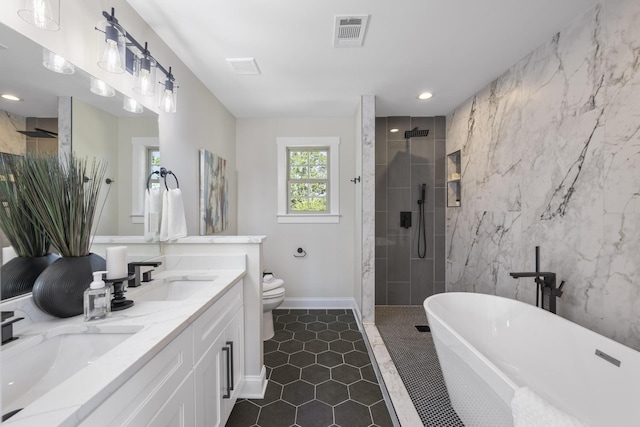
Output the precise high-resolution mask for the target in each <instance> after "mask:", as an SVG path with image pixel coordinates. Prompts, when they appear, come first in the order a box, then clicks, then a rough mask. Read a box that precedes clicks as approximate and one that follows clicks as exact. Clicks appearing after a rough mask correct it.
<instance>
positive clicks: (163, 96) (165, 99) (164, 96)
mask: <svg viewBox="0 0 640 427" xmlns="http://www.w3.org/2000/svg"><path fill="white" fill-rule="evenodd" d="M177 90H178V86H176V85H175V84H174V82H173V81H171V80H169V79H167V80H166V81H165V83H164V85H163V86H162V91H161V92H160V104H159V105H158V107H159V108H160V110H162V111H164V112H165V113H175V112H176V105H177V103H178V93H177Z"/></svg>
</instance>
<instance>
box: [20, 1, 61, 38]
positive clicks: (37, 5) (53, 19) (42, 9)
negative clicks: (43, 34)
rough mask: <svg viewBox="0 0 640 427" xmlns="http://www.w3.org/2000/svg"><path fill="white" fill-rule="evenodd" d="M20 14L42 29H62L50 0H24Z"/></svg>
mask: <svg viewBox="0 0 640 427" xmlns="http://www.w3.org/2000/svg"><path fill="white" fill-rule="evenodd" d="M58 8H59V6H58ZM18 15H19V16H20V17H21V18H22V19H24V20H25V21H27V22H28V23H30V24H31V25H33V26H35V27H37V28H40V29H41V30H51V31H57V30H58V29H60V26H59V24H58V20H57V18H58V17H57V16H54V13H53V8H52V7H51V3H50V1H49V0H23V1H22V4H21V6H20V8H19V10H18Z"/></svg>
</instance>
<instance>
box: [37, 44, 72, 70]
mask: <svg viewBox="0 0 640 427" xmlns="http://www.w3.org/2000/svg"><path fill="white" fill-rule="evenodd" d="M42 65H44V66H45V67H46V68H48V69H49V70H51V71H55V72H56V73H60V74H73V73H74V72H75V70H76V69H75V67H74V66H73V64H72V63H71V62H69V61H67V60H66V59H64V58H63V57H62V56H60V55H58V54H55V53H53V52H51V51H50V50H48V49H46V48H42Z"/></svg>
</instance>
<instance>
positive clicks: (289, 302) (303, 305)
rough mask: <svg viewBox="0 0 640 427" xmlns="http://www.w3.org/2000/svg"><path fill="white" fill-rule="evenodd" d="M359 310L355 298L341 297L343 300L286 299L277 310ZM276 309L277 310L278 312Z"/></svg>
mask: <svg viewBox="0 0 640 427" xmlns="http://www.w3.org/2000/svg"><path fill="white" fill-rule="evenodd" d="M354 307H356V308H357V306H356V302H355V301H354V299H353V298H349V297H341V298H321V297H317V298H296V297H291V298H285V299H284V302H283V303H282V305H281V306H280V307H278V308H277V309H285V310H291V309H323V308H328V309H337V308H348V309H354ZM277 309H276V310H277Z"/></svg>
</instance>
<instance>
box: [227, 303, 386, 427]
mask: <svg viewBox="0 0 640 427" xmlns="http://www.w3.org/2000/svg"><path fill="white" fill-rule="evenodd" d="M274 329H275V331H276V334H275V336H274V337H273V338H272V339H271V340H269V341H265V343H264V363H265V365H266V367H267V378H268V380H269V382H268V385H267V391H266V394H265V396H264V399H260V400H258V399H240V400H238V402H236V405H235V406H234V408H233V412H232V413H231V416H230V417H229V421H228V422H227V424H226V426H227V427H280V426H283V427H291V426H294V427H369V426H378V427H391V426H393V423H392V422H391V418H390V417H389V412H388V411H387V406H386V404H385V401H384V399H383V396H382V392H381V391H380V386H379V385H378V381H377V379H376V375H375V372H374V371H373V367H372V365H371V360H370V359H369V354H368V353H367V349H366V347H365V344H364V341H363V338H362V334H361V333H360V331H359V330H358V325H357V323H356V320H355V319H354V317H353V313H352V311H351V310H274Z"/></svg>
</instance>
